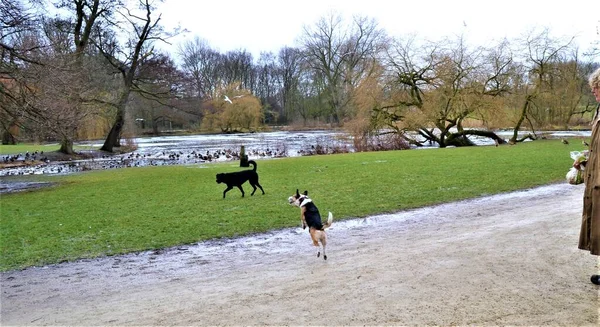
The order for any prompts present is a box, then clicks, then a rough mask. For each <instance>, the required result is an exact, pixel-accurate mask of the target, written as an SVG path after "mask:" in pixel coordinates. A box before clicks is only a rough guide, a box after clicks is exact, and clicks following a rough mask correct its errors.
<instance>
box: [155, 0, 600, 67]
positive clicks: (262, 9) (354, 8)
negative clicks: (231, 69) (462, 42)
mask: <svg viewBox="0 0 600 327" xmlns="http://www.w3.org/2000/svg"><path fill="white" fill-rule="evenodd" d="M160 11H161V12H162V19H163V24H164V25H165V26H167V27H173V26H175V25H177V24H178V23H179V24H180V25H181V26H182V27H184V28H186V29H188V30H189V31H190V32H189V33H187V34H185V35H182V36H180V37H179V38H178V39H176V40H173V44H174V45H175V46H176V45H178V44H179V42H181V40H182V39H192V38H193V37H194V36H198V37H200V38H202V39H204V40H206V41H207V42H208V44H209V45H210V46H211V47H212V48H213V49H216V50H218V51H220V52H226V51H230V50H238V49H246V50H248V51H250V52H252V54H253V55H255V56H258V54H259V53H260V52H261V51H273V52H278V51H279V49H281V48H282V47H284V46H296V45H297V44H296V42H295V41H296V39H297V38H298V37H299V36H300V35H301V34H302V31H303V26H304V25H308V26H311V25H314V24H315V22H316V21H317V20H318V19H319V18H320V17H323V16H325V15H327V13H329V12H331V11H335V12H340V13H341V14H342V15H343V16H344V17H346V18H348V19H349V18H351V16H352V15H354V14H359V15H363V16H368V17H370V18H375V19H376V21H377V22H378V23H379V26H380V27H382V28H383V29H384V30H386V31H387V33H388V34H389V35H391V36H402V35H408V34H411V33H417V35H418V36H419V37H420V38H423V39H432V40H436V39H440V38H441V37H444V36H453V35H460V34H462V35H465V36H466V37H467V40H468V41H470V42H471V43H474V44H482V45H483V44H486V43H488V42H490V41H492V40H496V39H502V38H504V37H508V38H509V39H513V38H516V37H518V36H519V35H521V34H523V33H525V32H527V31H528V30H531V29H532V28H542V27H548V28H550V32H551V35H553V36H556V37H560V36H576V37H577V41H578V44H579V45H580V46H581V48H582V49H585V48H587V47H589V45H590V43H591V42H592V41H594V40H596V41H598V40H600V35H599V34H598V33H599V30H600V0H570V1H565V0H558V1H550V0H503V1H485V0H480V1H475V0H421V1H415V0H412V1H406V0H400V1H394V0H360V1H356V0H303V1H289V0H213V1H205V0H201V1H197V0H166V1H165V3H164V4H163V5H161V7H160Z"/></svg>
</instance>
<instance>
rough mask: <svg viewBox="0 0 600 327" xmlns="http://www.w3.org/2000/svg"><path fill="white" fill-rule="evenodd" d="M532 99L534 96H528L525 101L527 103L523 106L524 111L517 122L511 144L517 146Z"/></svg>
mask: <svg viewBox="0 0 600 327" xmlns="http://www.w3.org/2000/svg"><path fill="white" fill-rule="evenodd" d="M532 97H533V96H532V95H528V96H527V98H526V99H525V103H524V104H523V110H521V117H519V121H518V122H517V124H516V125H515V128H514V132H513V136H512V137H511V138H510V140H509V142H510V143H511V144H515V143H516V142H517V139H518V136H519V129H521V125H522V124H523V121H524V120H525V118H527V109H528V108H529V103H530V102H531V99H532Z"/></svg>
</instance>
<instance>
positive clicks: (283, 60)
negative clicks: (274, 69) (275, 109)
mask: <svg viewBox="0 0 600 327" xmlns="http://www.w3.org/2000/svg"><path fill="white" fill-rule="evenodd" d="M301 61H302V57H301V53H300V50H299V49H297V48H289V47H285V48H283V49H281V50H280V51H279V56H278V65H277V66H278V72H279V74H281V77H280V78H281V91H280V93H281V102H282V106H283V112H282V113H283V114H284V115H285V118H286V120H289V119H291V118H293V115H294V113H295V111H296V108H298V107H299V105H298V103H299V99H300V97H301V94H300V89H299V87H300V79H301V75H302V71H301V70H302V62H301Z"/></svg>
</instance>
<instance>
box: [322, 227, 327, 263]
mask: <svg viewBox="0 0 600 327" xmlns="http://www.w3.org/2000/svg"><path fill="white" fill-rule="evenodd" d="M321 245H323V260H327V252H325V247H326V246H327V234H325V232H324V231H323V232H322V233H321Z"/></svg>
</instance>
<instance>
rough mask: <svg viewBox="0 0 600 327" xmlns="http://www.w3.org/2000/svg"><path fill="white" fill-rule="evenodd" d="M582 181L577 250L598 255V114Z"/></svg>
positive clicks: (599, 119)
mask: <svg viewBox="0 0 600 327" xmlns="http://www.w3.org/2000/svg"><path fill="white" fill-rule="evenodd" d="M599 109H600V107H599ZM597 112H598V111H597ZM584 181H585V191H584V193H583V217H582V218H583V219H582V221H581V233H580V235H579V248H580V249H582V250H588V251H590V253H591V254H594V255H600V115H599V114H598V113H597V114H596V117H594V122H593V124H592V139H591V142H590V154H589V158H588V162H587V164H586V165H585V169H584Z"/></svg>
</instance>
